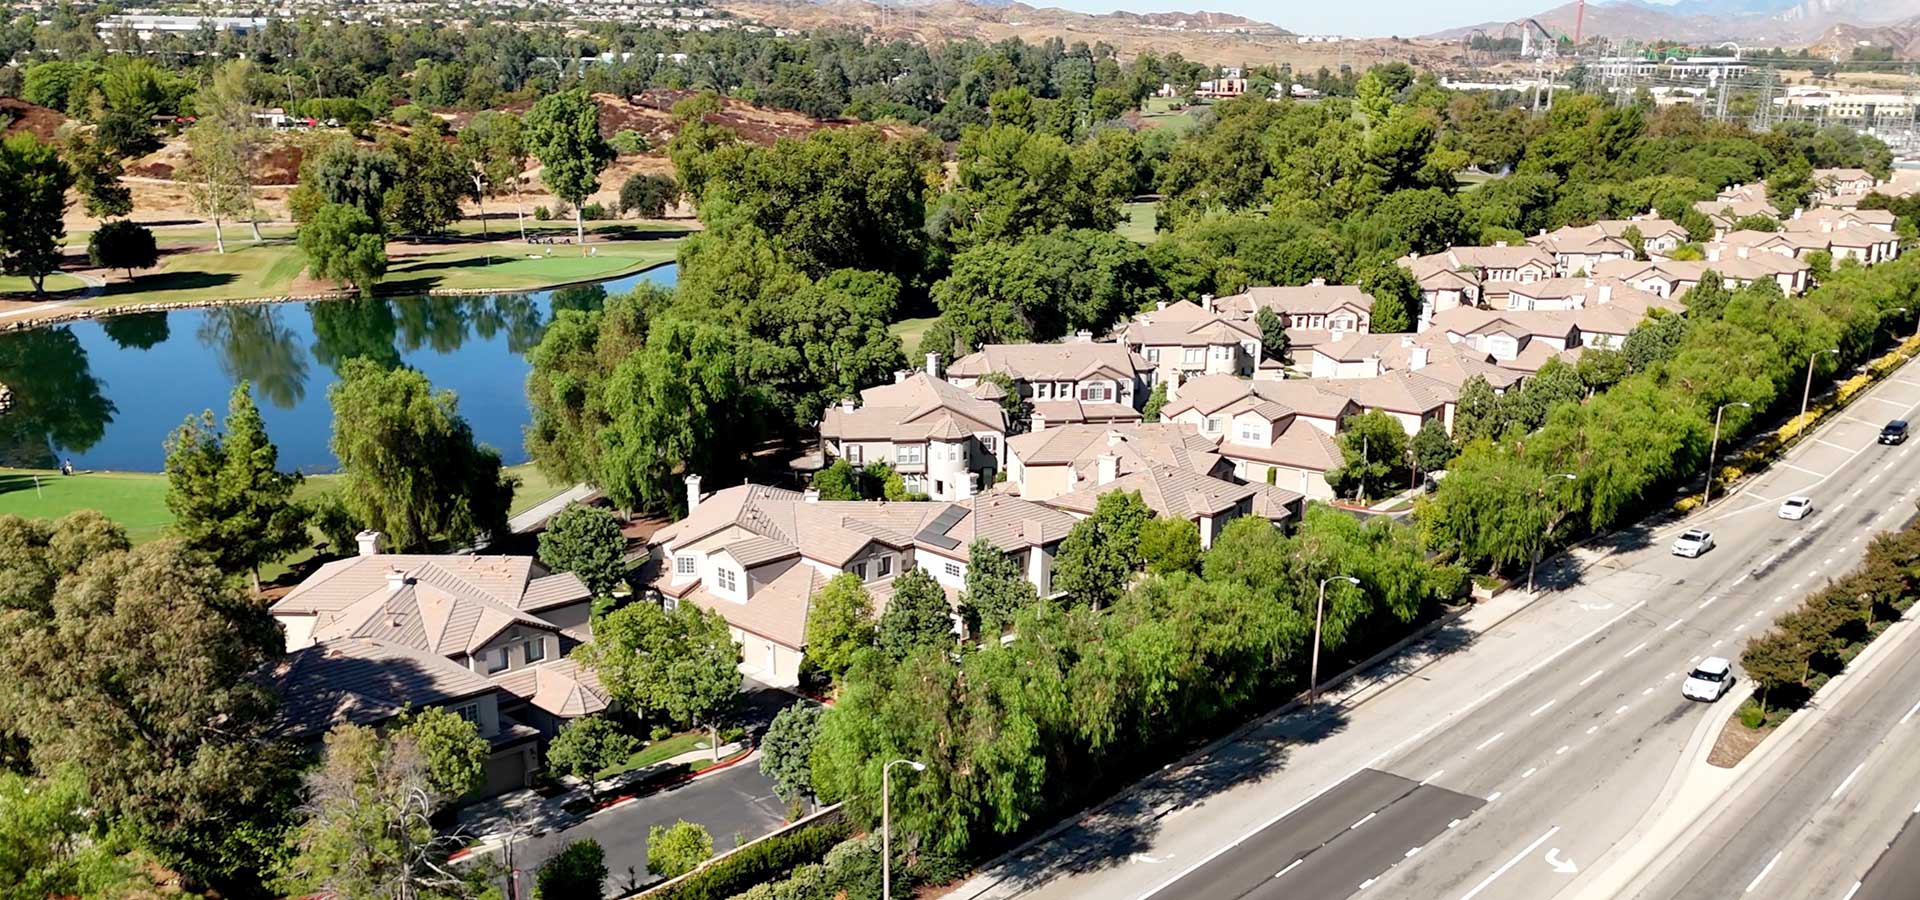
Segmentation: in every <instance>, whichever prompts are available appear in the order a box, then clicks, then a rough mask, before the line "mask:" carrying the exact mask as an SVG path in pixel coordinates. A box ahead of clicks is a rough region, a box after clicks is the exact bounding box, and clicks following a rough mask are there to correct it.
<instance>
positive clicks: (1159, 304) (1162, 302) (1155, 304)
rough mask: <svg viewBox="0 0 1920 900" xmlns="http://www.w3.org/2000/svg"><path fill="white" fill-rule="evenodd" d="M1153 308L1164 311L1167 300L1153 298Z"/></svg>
mask: <svg viewBox="0 0 1920 900" xmlns="http://www.w3.org/2000/svg"><path fill="white" fill-rule="evenodd" d="M1153 308H1154V310H1155V311H1157V312H1165V311H1166V309H1167V301H1165V300H1155V301H1154V302H1153Z"/></svg>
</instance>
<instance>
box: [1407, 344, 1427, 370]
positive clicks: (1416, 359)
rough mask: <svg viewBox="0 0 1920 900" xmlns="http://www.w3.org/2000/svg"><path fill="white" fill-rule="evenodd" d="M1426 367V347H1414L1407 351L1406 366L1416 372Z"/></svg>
mask: <svg viewBox="0 0 1920 900" xmlns="http://www.w3.org/2000/svg"><path fill="white" fill-rule="evenodd" d="M1426 367H1427V348H1425V347H1415V348H1413V349H1411V350H1409V351H1407V368H1408V369H1409V370H1410V371H1414V372H1418V371H1420V370H1421V369H1424V368H1426Z"/></svg>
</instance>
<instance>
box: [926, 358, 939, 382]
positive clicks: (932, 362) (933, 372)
mask: <svg viewBox="0 0 1920 900" xmlns="http://www.w3.org/2000/svg"><path fill="white" fill-rule="evenodd" d="M927 374H928V375H930V376H933V377H934V378H939V377H940V354H938V353H929V354H927Z"/></svg>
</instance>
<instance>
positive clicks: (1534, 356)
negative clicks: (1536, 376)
mask: <svg viewBox="0 0 1920 900" xmlns="http://www.w3.org/2000/svg"><path fill="white" fill-rule="evenodd" d="M1583 349H1584V348H1581V347H1568V348H1567V349H1565V350H1555V349H1553V345H1552V344H1548V343H1545V342H1541V341H1531V342H1528V344H1527V345H1526V346H1525V347H1522V348H1520V355H1518V356H1515V357H1514V358H1512V359H1509V360H1503V361H1502V362H1501V363H1500V365H1501V366H1503V367H1505V368H1509V369H1513V370H1515V371H1519V372H1527V373H1533V372H1538V371H1540V367H1541V366H1544V365H1546V364H1547V362H1548V361H1549V360H1555V359H1557V360H1559V361H1561V362H1563V363H1566V364H1567V365H1570V366H1571V365H1574V364H1575V363H1577V362H1579V361H1580V352H1581V351H1582V350H1583Z"/></svg>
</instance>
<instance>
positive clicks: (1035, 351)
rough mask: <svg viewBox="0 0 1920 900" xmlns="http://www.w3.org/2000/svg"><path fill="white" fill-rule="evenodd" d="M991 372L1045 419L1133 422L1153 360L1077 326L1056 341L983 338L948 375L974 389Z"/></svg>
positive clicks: (1149, 383) (1055, 421)
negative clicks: (1008, 382) (1016, 341)
mask: <svg viewBox="0 0 1920 900" xmlns="http://www.w3.org/2000/svg"><path fill="white" fill-rule="evenodd" d="M991 372H998V373H1001V374H1003V375H1006V376H1007V377H1009V378H1012V379H1013V381H1014V384H1015V385H1016V386H1017V387H1018V388H1019V389H1020V394H1021V396H1023V397H1025V398H1027V400H1028V402H1029V403H1030V404H1032V407H1033V411H1034V415H1035V417H1036V418H1038V419H1040V420H1041V421H1043V422H1044V423H1048V424H1074V423H1082V422H1095V423H1105V422H1129V421H1132V422H1137V421H1139V420H1140V406H1141V405H1143V404H1145V403H1146V402H1147V392H1148V390H1150V389H1151V388H1152V386H1153V378H1154V365H1153V364H1152V363H1149V362H1147V360H1146V358H1145V357H1142V356H1141V355H1140V354H1138V353H1135V352H1133V351H1132V350H1129V349H1127V347H1126V346H1124V345H1122V344H1110V343H1104V342H1095V341H1094V340H1093V338H1092V335H1090V334H1088V333H1086V332H1082V333H1080V334H1079V335H1076V336H1075V339H1074V340H1071V341H1064V342H1062V343H1058V344H988V345H986V346H984V347H981V348H980V349H979V350H976V351H974V352H973V353H969V354H967V355H966V356H963V357H960V358H959V359H956V360H954V361H953V362H952V363H951V364H949V365H948V366H947V380H949V381H951V382H953V383H954V384H955V385H958V386H959V387H962V388H966V389H968V390H973V389H974V388H976V387H978V386H979V385H981V384H983V382H982V381H981V380H980V379H981V377H982V376H984V375H986V374H988V373H991ZM984 383H986V384H991V382H984Z"/></svg>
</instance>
